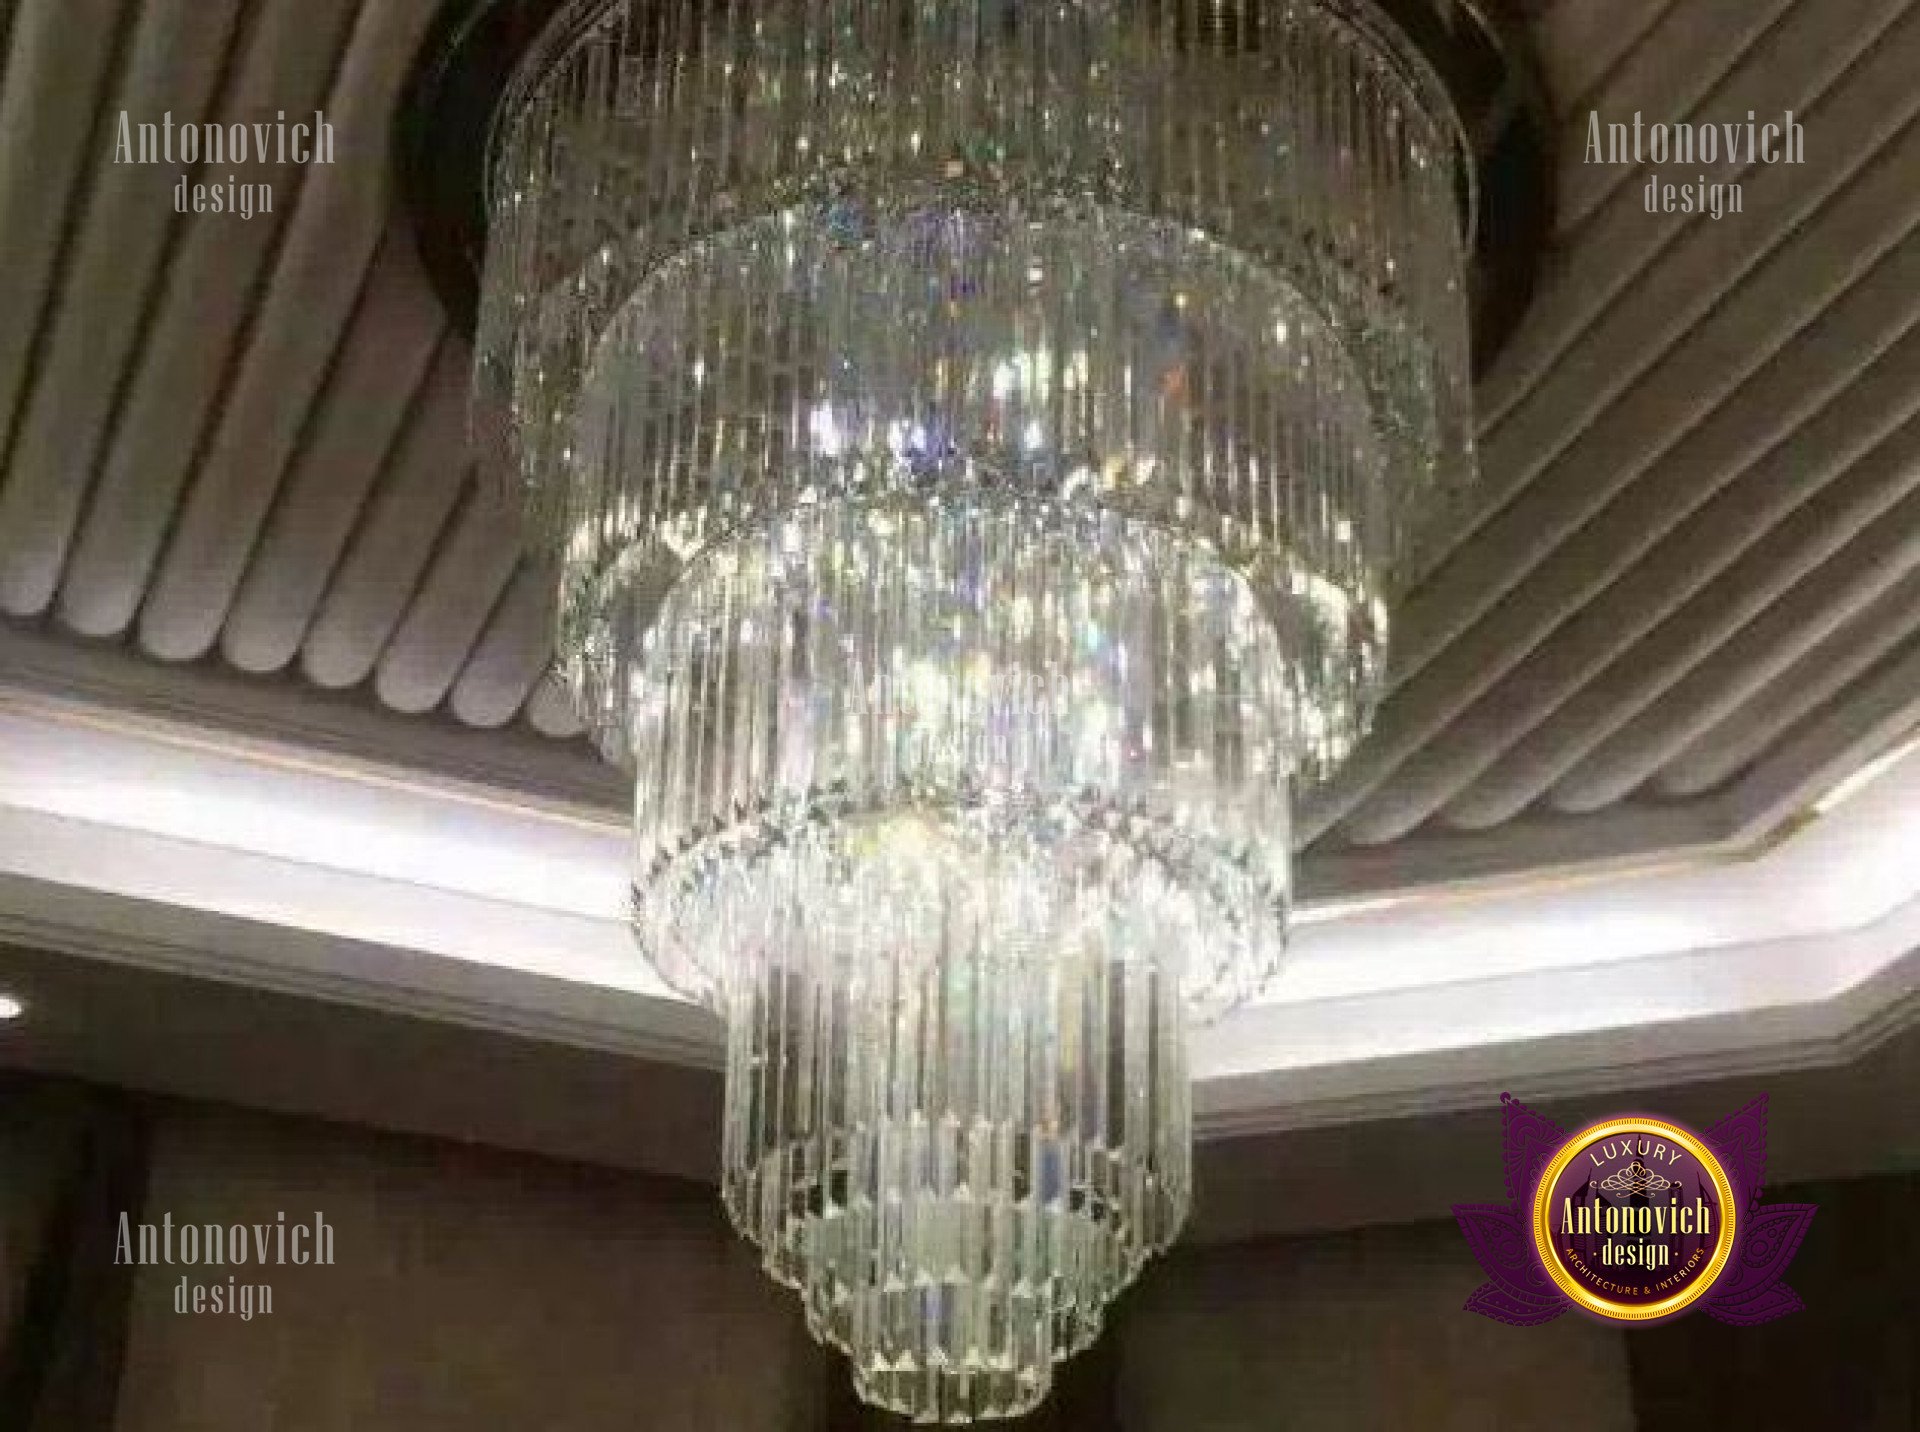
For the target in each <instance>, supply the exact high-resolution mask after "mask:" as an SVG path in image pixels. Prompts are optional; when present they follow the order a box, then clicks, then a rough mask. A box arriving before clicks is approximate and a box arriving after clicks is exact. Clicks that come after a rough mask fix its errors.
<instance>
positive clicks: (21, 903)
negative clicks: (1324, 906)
mask: <svg viewBox="0 0 1920 1432" xmlns="http://www.w3.org/2000/svg"><path fill="white" fill-rule="evenodd" d="M0 752H4V753H5V757H4V759H3V760H0V910H4V911H5V912H8V913H6V914H3V915H0V938H5V939H8V940H11V941H13V942H15V943H20V944H32V945H37V946H41V947H45V948H51V949H55V950H58V951H62V952H66V953H70V954H74V955H80V956H86V957H90V958H96V959H102V960H106V961H111V962H118V963H124V964H129V965H135V966H139V967H143V968H150V969H160V970H166V971H171V972H175V973H183V974H190V975H195V976H199V977H203V978H211V979H218V980H223V981H226V982H230V983H239V984H243V985H249V986H254V987H259V988H266V989H274V990H280V991H285V992H292V993H299V994H304V995H307V996H310V997H315V998H320V999H328V1000H335V1001H340V1002H346V1003H352V1004H359V1005H366V1006H370V1007H374V1008H384V1009H389V1010H393V1011H396V1012H402V1013H409V1014H414V1015H419V1016H424V1017H428V1018H434V1019H443V1020H451V1021H455V1022H459V1023H465V1024H471V1025H475V1026H479V1027H483V1028H491V1029H497V1030H502V1031H508V1032H512V1033H516V1034H521V1035H526V1036H531V1037H536V1038H541V1039H546V1040H552V1041H556V1042H562V1043H570V1044H578V1045H584V1046H587V1047H593V1048H602V1049H610V1050H616V1051H619V1052H624V1053H629V1054H633V1055H637V1056H641V1057H646V1058H651V1059H659V1060H666V1061H671V1062H677V1063H693V1064H709V1063H712V1062H714V1060H715V1059H716V1057H717V1052H718V1050H717V1044H716V1042H715V1041H716V1039H717V1026H715V1025H714V1024H712V1023H711V1022H709V1021H708V1020H707V1018H706V1017H705V1016H704V1015H703V1014H701V1013H700V1012H699V1011H697V1010H694V1009H692V1008H691V1007H690V1006H688V1005H686V1004H684V1003H683V1002H681V1001H680V1000H678V999H677V998H676V997H674V996H672V995H671V994H669V993H668V992H667V991H665V990H664V989H663V988H662V987H661V986H660V985H659V984H658V982H657V981H656V980H655V979H654V977H653V976H652V974H651V972H650V971H649V970H648V969H647V967H646V965H645V963H644V961H642V960H640V959H639V958H638V957H637V956H636V955H635V954H634V952H633V951H632V950H631V948H630V946H629V943H628V938H627V933H626V929H625V924H624V919H623V914H622V912H623V909H624V892H625V870H624V863H625V843H624V841H623V839H622V838H621V837H620V835H619V834H618V832H617V831H614V830H611V829H609V828H602V827H600V826H598V825H596V824H594V823H592V822H583V821H579V820H577V819H571V818H568V817H565V816H560V815H555V814H553V813H551V812H549V813H541V812H534V811H525V810H517V809H514V808H513V807H511V806H508V805H504V804H500V803H486V802H475V801H473V800H472V799H470V798H467V797H464V796H461V795H457V794H454V793H452V792H449V791H436V790H433V789H432V788H429V787H424V786H419V785H411V786H410V785H402V784H370V783H368V782H367V781H365V780H363V779H359V778H356V777H353V776H348V775H343V774H341V773H339V772H337V771H329V770H326V769H324V768H323V767H321V766H318V765H310V764H309V765H303V764H300V763H290V762H282V761H274V760H268V759H264V758H262V757H260V756H259V755H258V754H254V753H245V752H235V751H233V750H221V749H217V748H214V747H212V746H194V745H187V744H182V743H180V742H178V741H169V740H157V739H155V738H154V737H153V736H152V735H151V734H143V733H140V732H134V731H127V730H124V729H122V730H116V729H113V728H111V727H107V726H101V725H97V724H94V723H90V722H86V721H78V720H75V719H72V718H71V716H63V715H62V714H61V713H59V712H57V711H50V710H47V709H44V708H40V707H36V706H34V705H32V704H31V703H21V702H7V701H5V700H0ZM1916 847H1920V751H1914V752H1910V753H1909V754H1908V755H1907V756H1906V757H1905V758H1904V759H1903V760H1900V761H1898V762H1896V763H1893V764H1892V765H1891V766H1890V767H1889V768H1888V769H1887V770H1886V771H1885V772H1884V774H1883V775H1882V776H1881V778H1880V779H1879V780H1878V781H1876V782H1875V783H1874V784H1872V785H1871V786H1869V787H1867V788H1866V789H1865V790H1863V791H1861V792H1859V793H1858V794H1856V795H1854V796H1853V797H1852V798H1851V799H1850V800H1849V801H1847V802H1846V803H1845V804H1844V805H1842V806H1840V807H1839V808H1838V809H1837V810H1835V811H1834V812H1833V813H1831V814H1830V815H1828V816H1827V817H1825V818H1823V819H1821V820H1819V821H1817V822H1814V823H1813V824H1811V825H1810V826H1808V827H1807V828H1805V829H1804V830H1802V831H1800V832H1798V833H1797V834H1796V835H1794V836H1793V837H1792V838H1790V839H1787V840H1785V841H1783V842H1781V843H1779V844H1778V845H1777V846H1775V847H1774V848H1772V849H1770V850H1768V851H1767V852H1765V853H1764V854H1762V855H1760V856H1759V857H1757V858H1754V859H1752V860H1748V861H1744V862H1720V863H1706V864H1690V865H1682V866H1677V867H1675V866H1667V867H1660V868H1651V869H1640V870H1630V871H1623V872H1621V873H1618V874H1615V875H1612V876H1598V875H1596V876H1592V877H1590V878H1587V879H1583V880H1581V881H1579V882H1575V883H1570V884H1566V885H1562V886H1544V885H1535V886H1528V887H1521V888H1510V889H1505V890H1502V889H1485V890H1482V891H1479V892H1476V893H1475V894H1473V895H1472V896H1471V897H1470V898H1467V897H1462V898H1457V899H1435V900H1429V899H1416V900H1412V901H1386V902H1380V903H1377V904H1372V905H1366V904H1363V905H1361V906H1359V907H1357V908H1354V909H1351V910H1349V911H1346V912H1340V911H1337V910H1328V911H1325V912H1322V915H1321V917H1320V918H1316V919H1314V920H1312V921H1310V922H1309V923H1308V924H1307V926H1306V927H1305V928H1304V929H1303V930H1302V931H1301V932H1300V934H1299V937H1298V939H1297V942H1296V950H1295V953H1294V956H1293V959H1292V964H1291V967H1290V969H1289V972H1288V974H1287V975H1286V976H1285V977H1284V978H1283V979H1282V981H1281V984H1280V986H1279V988H1278V989H1277V990H1276V992H1275V994H1274V996H1273V997H1272V998H1270V999H1268V1000H1264V1001H1262V1002H1261V1003H1259V1004H1258V1005H1256V1006H1254V1007H1252V1008H1250V1009H1247V1010H1243V1011H1241V1012H1239V1013H1238V1014H1236V1015H1235V1016H1233V1017H1232V1018H1231V1019H1229V1020H1227V1021H1225V1022H1224V1023H1223V1024H1222V1025H1220V1026H1218V1027H1217V1028H1214V1029H1210V1030H1207V1031H1204V1032H1203V1033H1202V1034H1201V1035H1200V1036H1199V1042H1198V1044H1197V1047H1196V1053H1195V1061H1196V1066H1197V1073H1198V1076H1199V1079H1200V1089H1199V1094H1198V1098H1199V1102H1200V1110H1201V1123H1202V1127H1203V1130H1204V1131H1206V1132H1209V1133H1212V1134H1215V1135H1219V1134H1224V1133H1241V1132H1252V1131H1256V1130H1269V1129H1275V1128H1281V1127H1291V1126H1296V1125H1299V1124H1303V1123H1312V1122H1324V1121H1327V1120H1330V1119H1355V1118H1367V1117H1383V1116H1389V1115H1397V1114H1401V1113H1406V1112H1412V1111H1418V1110H1437V1109H1440V1108H1445V1107H1458V1106H1459V1105H1460V1104H1461V1103H1462V1102H1463V1101H1466V1102H1471V1101H1473V1100H1477V1099H1480V1098H1483V1097H1485V1096H1486V1095H1487V1092H1488V1091H1489V1090H1491V1091H1492V1092H1493V1093H1496V1094H1497V1092H1498V1089H1495V1088H1494V1086H1495V1085H1496V1084H1497V1085H1498V1086H1499V1088H1509V1087H1518V1088H1521V1089H1528V1090H1532V1091H1534V1092H1536V1093H1539V1092H1541V1091H1543V1090H1551V1091H1552V1092H1572V1089H1571V1088H1569V1087H1568V1085H1569V1081H1571V1082H1572V1084H1575V1085H1585V1086H1590V1087H1593V1088H1600V1087H1605V1086H1607V1085H1609V1084H1611V1085H1615V1086H1618V1085H1620V1084H1624V1083H1626V1082H1629V1080H1630V1077H1631V1075H1632V1074H1633V1073H1634V1072H1635V1071H1636V1070H1655V1069H1657V1070H1659V1071H1661V1072H1668V1073H1670V1072H1671V1071H1672V1070H1674V1069H1680V1068H1684V1069H1686V1070H1688V1071H1690V1072H1689V1074H1688V1077H1707V1076H1710V1075H1716V1074H1723V1073H1726V1072H1728V1071H1729V1070H1736V1069H1749V1068H1780V1067H1788V1066H1791V1065H1804V1064H1807V1063H1830V1062H1838V1061H1840V1060H1843V1059H1846V1058H1850V1057H1853V1055H1854V1054H1855V1053H1857V1052H1858V1051H1859V1041H1860V1040H1861V1039H1862V1038H1863V1037H1865V1036H1864V1035H1863V1033H1862V1031H1869V1030H1874V1029H1887V1028H1891V1027H1894V1025H1897V1024H1898V1023H1901V1022H1904V1021H1905V1020H1906V1019H1908V1018H1909V1017H1911V1015H1912V1013H1913V1012H1914V1007H1915V1003H1916V1001H1915V990H1916V988H1917V987H1920V953H1917V952H1920V864H1916V863H1915V862H1913V861H1912V860H1911V857H1910V852H1911V850H1912V849H1913V848H1916ZM1889 1020H1892V1021H1893V1022H1894V1024H1893V1025H1890V1024H1889V1023H1888V1021H1889ZM1683 1034H1684V1039H1683V1038H1682V1036H1683Z"/></svg>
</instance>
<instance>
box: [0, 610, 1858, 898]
mask: <svg viewBox="0 0 1920 1432" xmlns="http://www.w3.org/2000/svg"><path fill="white" fill-rule="evenodd" d="M9 694H10V695H11V697H12V699H13V700H15V701H17V702H20V703H23V704H26V705H28V706H31V707H35V708H46V707H48V706H49V705H51V706H52V707H53V708H54V709H59V710H63V711H65V712H67V713H69V714H72V715H74V716H75V717H76V718H86V719H93V718H98V719H100V720H103V721H107V722H110V723H113V724H117V725H122V726H134V727H139V728H142V729H145V730H148V731H150V732H152V733H153V734H154V735H155V736H156V737H158V738H161V739H177V738H181V737H185V738H187V739H190V740H193V741H195V742H198V743H203V744H211V745H214V746H218V747H223V748H228V749H233V750H237V751H245V752H253V753H255V754H258V755H261V756H263V757H268V758H284V759H296V760H300V761H303V762H307V763H320V764H324V765H325V766H327V767H328V768H330V769H333V770H336V771H339V772H342V773H357V774H359V775H362V776H364V777H366V778H368V779H372V780H383V781H391V782H398V783H401V784H406V785H417V786H424V787H429V788H434V789H448V790H453V791H456V792H470V793H475V794H482V795H487V796H491V797H492V798H494V799H496V800H500V801H505V802H510V803H512V804H515V805H518V806H533V807H540V808H542V809H547V810H555V811H560V812H563V813H567V814H572V815H575V816H577V817H579V818H581V819H583V820H590V821H595V822H599V823H602V824H605V825H607V826H609V827H617V826H619V825H622V824H624V822H625V819H626V807H627V803H628V799H629V797H628V792H627V787H626V783H625V781H624V779H623V778H622V777H621V776H620V775H619V773H618V772H616V771H614V770H612V769H611V768H609V767H608V766H606V765H605V764H604V763H602V762H600V761H599V760H598V759H597V758H596V757H595V756H594V755H593V754H592V752H591V751H590V750H589V748H588V747H587V745H586V743H585V742H584V741H565V742H563V741H556V740H554V739H552V738H550V737H545V736H541V735H539V734H538V733H537V732H534V731H533V730H531V729H529V728H527V727H525V726H524V725H516V726H513V727H511V728H508V729H505V730H498V731H476V730H471V729H469V728H466V727H463V726H461V725H459V724H458V723H457V722H454V721H451V720H448V719H444V718H442V717H439V716H433V715H429V716H401V715H398V714H396V713H394V712H392V711H388V710H386V709H385V708H383V707H381V706H380V705H378V703H376V702H374V701H372V700H371V699H370V698H368V697H367V695H366V693H364V692H326V691H318V690H314V689H312V688H309V687H307V686H305V685H303V684H300V683H297V682H295V681H292V680H291V679H282V678H276V677H259V676H247V675H243V674H241V673H238V672H235V671H230V670H227V669H225V668H222V667H220V666H219V665H217V664H211V663H205V662H199V663H191V664H186V665H179V666H169V665H164V664H162V663H159V662H156V661H153V660H150V659H147V658H144V657H141V656H139V655H137V654H134V653H131V652H128V651H126V650H124V649H122V648H121V647H119V646H116V645H110V644H105V643H89V642H82V641H79V640H77V639H72V638H55V637H53V636H50V635H49V634H47V633H45V632H41V631H36V630H33V629H31V628H29V627H25V626H22V625H19V624H14V623H7V622H0V697H5V696H8V695H9ZM1825 749H1826V746H1825V745H1820V746H1818V747H1817V750H1816V752H1815V754H1816V755H1817V754H1818V752H1820V751H1824V750H1825ZM1765 775H1766V773H1765V772H1760V771H1757V772H1755V773H1754V776H1753V778H1752V779H1753V780H1754V781H1755V782H1757V783H1758V784H1759V785H1760V786H1761V787H1762V788H1763V796H1762V798H1759V799H1745V800H1742V799H1740V798H1739V796H1740V792H1741V791H1742V790H1743V789H1744V785H1745V783H1743V785H1742V786H1737V787H1735V788H1733V790H1732V791H1731V792H1726V793H1716V794H1713V795H1708V796H1702V797H1698V798H1695V799H1692V800H1688V801H1685V802H1677V803H1673V804H1666V805H1659V806H1639V805H1635V804H1632V803H1626V804H1622V805H1619V806H1615V807H1611V808H1609V809H1607V810H1605V811H1601V812H1597V813H1595V814H1593V815H1587V816H1560V815H1551V814H1550V815H1546V816H1542V817H1527V818H1523V819H1520V820H1516V821H1512V822H1508V823H1506V824H1504V825H1502V826H1499V827H1497V828H1495V829H1493V830H1489V831H1475V832H1469V831H1459V832H1452V831H1441V832H1421V833H1418V834H1416V835H1414V836H1411V837H1409V838H1407V839H1404V840H1398V841H1394V842H1392V843H1391V844H1389V845H1385V846H1379V847H1353V848H1345V849H1336V848H1333V847H1332V846H1331V845H1330V844H1323V845H1321V846H1316V847H1315V848H1314V849H1312V850H1310V851H1308V852H1306V853H1305V855H1304V856H1303V858H1302V861H1301V868H1300V870H1299V872H1298V876H1297V886H1298V889H1299V892H1300V894H1301V896H1302V898H1303V899H1306V900H1309V901H1315V900H1330V899H1349V898H1354V897H1358V896H1365V895H1374V894H1380V893H1384V892H1388V891H1398V890H1405V889H1412V888H1418V887H1425V886H1432V885H1455V884H1459V883H1461V882H1465V881H1476V880H1503V879H1507V878H1510V877H1513V876H1515V875H1531V874H1533V873H1535V872H1537V871H1539V870H1541V869H1543V868H1553V869H1571V868H1576V867H1578V868H1583V869H1584V868H1591V869H1597V870H1606V869H1613V868H1618V867H1619V866H1621V865H1623V864H1632V863H1635V862H1644V861H1646V860H1648V859H1650V858H1660V859H1673V858H1684V859H1713V858H1721V857H1724V856H1728V855H1737V854H1743V853H1745V852H1746V851H1747V850H1748V849H1749V848H1750V847H1751V846H1752V845H1753V844H1754V843H1755V841H1757V840H1759V839H1762V838H1764V837H1765V835H1766V834H1767V833H1768V831H1769V829H1770V826H1771V825H1772V824H1773V823H1774V822H1776V821H1777V819H1778V818H1780V817H1781V816H1782V815H1784V814H1790V812H1789V811H1786V810H1785V809H1784V802H1783V801H1782V800H1781V799H1779V798H1777V796H1776V791H1777V790H1778V789H1780V788H1785V789H1786V794H1787V795H1788V797H1790V796H1791V795H1792V793H1793V792H1794V791H1797V790H1798V787H1799V783H1800V782H1799V776H1800V771H1799V768H1798V766H1796V767H1795V769H1794V772H1793V773H1792V777H1791V778H1786V777H1782V778H1776V779H1772V780H1762V779H1761V778H1762V777H1763V776H1765Z"/></svg>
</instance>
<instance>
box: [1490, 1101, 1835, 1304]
mask: <svg viewBox="0 0 1920 1432" xmlns="http://www.w3.org/2000/svg"><path fill="white" fill-rule="evenodd" d="M1502 1104H1503V1105H1504V1110H1503V1113H1504V1119H1503V1123H1504V1132H1505V1144H1506V1174H1507V1193H1508V1196H1509V1197H1510V1198H1511V1199H1512V1202H1511V1203H1507V1204H1461V1205H1457V1206H1456V1207H1455V1208H1454V1210H1453V1212H1454V1217H1455V1218H1456V1219H1458V1220H1459V1223H1460V1228H1461V1231H1462V1232H1464V1233H1465V1234H1466V1236H1467V1241H1468V1243H1469V1244H1471V1245H1472V1247H1473V1250H1474V1254H1475V1256H1476V1257H1477V1258H1478V1259H1479V1260H1480V1265H1481V1266H1482V1267H1483V1268H1484V1269H1486V1271H1487V1273H1488V1275H1489V1276H1490V1278H1491V1279H1492V1281H1491V1282H1488V1283H1486V1284H1483V1285H1482V1286H1481V1287H1480V1288H1479V1289H1478V1290H1476V1291H1475V1292H1474V1294H1473V1296H1472V1297H1471V1298H1469V1299H1468V1300H1467V1310H1468V1311H1469V1312H1476V1313H1480V1314H1482V1315H1484V1316H1486V1317H1490V1318H1495V1319H1498V1320H1499V1321H1501V1322H1507V1323H1516V1324H1523V1325H1524V1324H1532V1323H1543V1322H1547V1321H1549V1320H1551V1319H1553V1318H1556V1317H1558V1316H1559V1315H1560V1314H1561V1313H1563V1312H1565V1311H1566V1310H1567V1309H1568V1308H1569V1307H1576V1308H1580V1309H1582V1310H1583V1311H1585V1312H1588V1313H1591V1314H1593V1315H1595V1316H1597V1317H1602V1318H1607V1319H1609V1320H1612V1321H1616V1322H1627V1323H1649V1322H1654V1321H1657V1320H1660V1319H1663V1318H1669V1317H1673V1316H1675V1315H1676V1314H1679V1313H1681V1312H1684V1311H1686V1310H1687V1309H1689V1308H1691V1307H1693V1306H1694V1305H1695V1304H1698V1305H1699V1306H1701V1307H1702V1308H1703V1309H1704V1310H1705V1311H1706V1312H1707V1313H1708V1314H1709V1315H1710V1316H1712V1317H1715V1318H1717V1319H1719V1320H1720V1321H1722V1322H1727V1323H1740V1324H1745V1323H1760V1322H1766V1321H1768V1320H1770V1319H1772V1318H1777V1317H1781V1316H1783V1315H1784V1314H1787V1313H1791V1312H1794V1311H1796V1310H1798V1309H1799V1307H1800V1306H1801V1303H1800V1299H1799V1297H1798V1295H1797V1294H1795V1293H1794V1292H1793V1290H1792V1289H1791V1288H1789V1287H1787V1286H1786V1284H1785V1283H1783V1282H1782V1281H1781V1275H1782V1274H1783V1273H1784V1272H1785V1270H1786V1266H1787V1264H1788V1262H1790V1261H1791V1260H1792V1258H1793V1255H1794V1253H1795V1252H1796V1251H1798V1249H1799V1247H1800V1240H1801V1239H1802V1238H1803V1237H1804V1236H1805V1235H1806V1230H1807V1225H1808V1224H1810V1223H1811V1222H1812V1221H1813V1214H1814V1205H1812V1204H1772V1205H1769V1206H1767V1207H1762V1206H1761V1205H1760V1186H1761V1181H1762V1179H1763V1177H1764V1175H1765V1171H1766V1144H1767V1140H1766V1113H1767V1101H1766V1098H1765V1096H1764V1095H1763V1096H1762V1097H1761V1098H1759V1099H1756V1100H1754V1102H1753V1103H1751V1104H1749V1105H1748V1106H1747V1107H1746V1108H1744V1109H1742V1110H1741V1111H1740V1112H1739V1113H1737V1114H1735V1115H1733V1116H1732V1117H1731V1118H1728V1119H1725V1120H1723V1121H1722V1122H1720V1123H1719V1124H1716V1125H1715V1126H1714V1127H1713V1128H1712V1129H1709V1130H1708V1131H1707V1132H1706V1133H1705V1134H1704V1135H1701V1134H1695V1133H1693V1132H1692V1131H1691V1130H1689V1129H1686V1128H1683V1127H1682V1126H1681V1125H1679V1124H1675V1123H1672V1122H1671V1121H1669V1120H1666V1119H1657V1118H1650V1117H1646V1116H1641V1115H1623V1116H1621V1117H1619V1118H1614V1119H1607V1120H1604V1121H1602V1122H1601V1123H1597V1124H1593V1125H1591V1126H1589V1127H1587V1128H1584V1129H1581V1130H1580V1131H1579V1132H1578V1133H1575V1134H1571V1135H1569V1134H1567V1133H1566V1132H1565V1131H1564V1130H1562V1129H1560V1128H1559V1127H1557V1126H1556V1125H1554V1124H1553V1123H1551V1122H1549V1121H1548V1120H1546V1119H1544V1118H1542V1117H1541V1116H1540V1115H1538V1114H1536V1113H1535V1112H1534V1111H1533V1110H1531V1109H1529V1108H1528V1107H1527V1106H1526V1105H1524V1104H1522V1103H1520V1102H1519V1101H1518V1100H1517V1099H1515V1098H1513V1097H1512V1096H1511V1095H1503V1096H1502Z"/></svg>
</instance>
